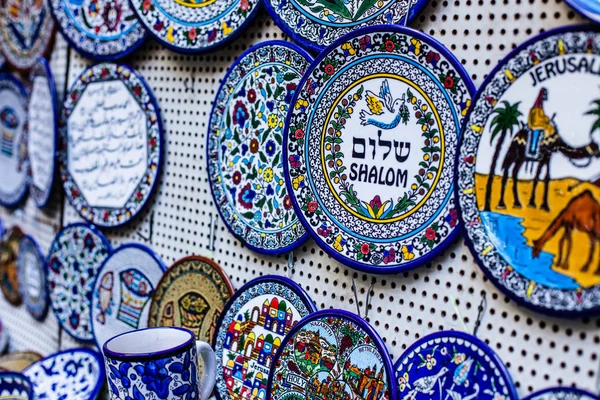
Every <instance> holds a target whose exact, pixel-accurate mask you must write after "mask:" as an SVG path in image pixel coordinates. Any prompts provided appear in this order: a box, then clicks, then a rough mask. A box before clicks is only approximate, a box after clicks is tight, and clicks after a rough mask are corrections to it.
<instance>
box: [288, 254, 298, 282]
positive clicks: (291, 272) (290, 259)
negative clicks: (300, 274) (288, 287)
mask: <svg viewBox="0 0 600 400" xmlns="http://www.w3.org/2000/svg"><path fill="white" fill-rule="evenodd" d="M294 268H296V266H295V263H294V251H293V250H292V251H290V252H289V253H288V257H287V277H288V279H292V275H294Z"/></svg>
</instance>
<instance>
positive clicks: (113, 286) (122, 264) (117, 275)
mask: <svg viewBox="0 0 600 400" xmlns="http://www.w3.org/2000/svg"><path fill="white" fill-rule="evenodd" d="M165 269H166V267H165V265H164V264H163V262H162V260H161V259H160V258H158V256H157V255H156V254H154V252H153V251H152V250H150V249H149V248H148V247H146V246H143V245H140V244H133V243H132V244H126V245H123V246H121V247H119V248H118V249H117V250H115V251H114V252H113V253H112V254H111V255H110V256H109V257H108V258H107V259H106V260H105V261H104V264H102V267H101V269H100V270H99V271H98V274H97V278H96V281H95V282H94V292H93V295H92V331H93V333H94V339H95V340H96V344H97V345H98V347H99V348H102V346H103V345H104V343H105V342H106V341H107V340H108V339H110V338H112V337H114V336H116V335H118V334H121V333H125V332H129V331H133V330H137V329H143V328H146V327H148V313H149V311H150V299H151V298H152V293H153V292H154V290H155V289H156V287H157V285H158V282H159V281H160V279H161V277H162V276H163V273H164V271H165Z"/></svg>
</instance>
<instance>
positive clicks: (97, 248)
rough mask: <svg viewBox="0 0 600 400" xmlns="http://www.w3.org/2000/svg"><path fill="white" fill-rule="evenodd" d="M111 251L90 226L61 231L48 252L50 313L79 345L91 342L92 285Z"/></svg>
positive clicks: (78, 224)
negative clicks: (80, 342)
mask: <svg viewBox="0 0 600 400" xmlns="http://www.w3.org/2000/svg"><path fill="white" fill-rule="evenodd" d="M110 251H111V248H110V244H109V243H108V239H106V237H105V236H104V235H103V234H102V232H100V231H99V230H98V229H97V228H95V227H94V226H93V225H89V224H83V223H77V224H71V225H68V226H66V227H64V228H63V229H62V230H61V231H60V232H59V233H58V234H57V235H56V237H55V238H54V241H53V242H52V245H51V246H50V250H49V251H48V261H47V262H48V287H49V291H50V302H51V305H52V311H54V315H56V319H58V322H59V323H60V325H61V326H62V327H63V329H64V330H65V331H66V332H67V333H68V334H69V335H71V336H72V337H74V338H75V339H77V340H80V341H82V342H93V341H94V333H93V332H92V317H91V313H90V307H91V305H92V296H93V292H94V282H95V280H96V276H97V275H98V271H99V269H100V267H101V266H102V263H103V262H104V260H105V259H106V258H107V257H108V255H109V253H110Z"/></svg>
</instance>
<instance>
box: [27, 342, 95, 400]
mask: <svg viewBox="0 0 600 400" xmlns="http://www.w3.org/2000/svg"><path fill="white" fill-rule="evenodd" d="M23 374H24V375H25V376H27V377H28V378H29V379H30V380H31V383H33V389H34V392H35V393H36V399H37V400H41V399H44V400H63V399H77V400H94V399H95V398H96V397H97V396H98V393H99V392H100V389H101V388H102V385H103V384H104V379H105V373H104V364H103V361H102V356H101V355H100V354H98V353H97V352H95V351H93V350H89V349H85V348H79V349H71V350H65V351H61V352H59V353H55V354H53V355H51V356H49V357H46V358H44V359H42V360H40V361H38V362H36V363H35V364H33V365H31V366H30V367H28V368H26V369H25V370H24V371H23ZM41 394H44V397H41V396H40V395H41Z"/></svg>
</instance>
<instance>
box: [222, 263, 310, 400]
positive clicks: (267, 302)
mask: <svg viewBox="0 0 600 400" xmlns="http://www.w3.org/2000/svg"><path fill="white" fill-rule="evenodd" d="M315 311H317V309H316V307H315V305H314V304H313V301H312V300H311V299H310V297H309V296H308V294H306V292H305V291H304V290H302V288H301V287H300V286H298V285H297V284H295V283H294V282H293V281H291V280H290V279H287V278H283V277H280V276H272V275H268V276H262V277H259V278H256V279H253V280H251V281H250V282H248V283H247V284H245V285H244V286H242V287H241V288H240V290H238V291H237V292H235V294H234V295H233V297H232V298H231V299H230V300H229V301H228V302H227V305H226V306H225V308H224V309H223V312H222V314H221V318H219V322H218V323H217V329H216V331H217V334H216V336H215V338H214V340H213V348H214V349H215V354H216V356H217V371H218V372H217V383H216V385H215V395H216V397H217V399H219V400H232V399H239V398H242V399H260V400H265V399H266V383H267V378H268V377H269V370H270V369H271V367H272V365H273V357H274V356H275V352H276V351H277V348H278V347H279V346H280V345H281V341H282V340H283V338H284V336H285V335H286V334H287V333H288V332H289V331H290V330H291V329H292V327H293V326H294V325H296V323H298V322H299V321H300V320H301V319H302V318H304V317H306V316H308V315H310V314H311V313H313V312H315ZM244 363H248V366H247V368H246V369H245V373H242V369H241V368H242V367H243V366H244ZM244 375H245V376H244ZM254 389H258V390H257V391H256V393H253V392H254Z"/></svg>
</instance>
